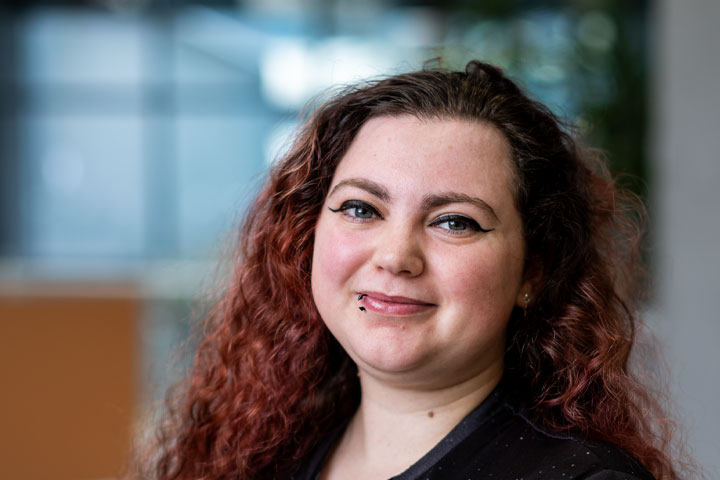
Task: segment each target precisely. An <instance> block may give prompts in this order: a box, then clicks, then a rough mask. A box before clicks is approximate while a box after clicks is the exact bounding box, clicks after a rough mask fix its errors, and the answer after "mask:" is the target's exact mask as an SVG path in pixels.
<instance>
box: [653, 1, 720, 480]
mask: <svg viewBox="0 0 720 480" xmlns="http://www.w3.org/2000/svg"><path fill="white" fill-rule="evenodd" d="M654 13H655V15H654V20H655V21H654V34H653V37H652V39H651V42H650V50H651V55H653V56H654V58H653V69H654V72H652V73H651V79H652V82H654V85H653V95H652V96H651V99H650V105H651V109H652V110H651V113H652V115H653V125H652V127H653V130H652V134H651V137H652V144H651V157H652V160H651V161H652V162H654V164H653V168H652V171H653V180H652V186H653V193H652V198H651V204H650V207H651V215H652V222H653V230H654V233H655V240H656V249H655V252H654V259H655V262H656V264H655V268H654V273H655V274H656V276H655V280H654V281H655V283H656V289H655V297H656V298H655V300H654V305H653V308H652V310H653V314H652V315H651V317H650V318H649V319H648V323H650V324H651V325H653V324H654V325H655V326H657V327H658V331H659V333H660V336H661V338H662V339H663V341H664V342H665V343H666V345H667V352H666V353H667V358H668V360H669V362H668V363H669V365H670V368H671V373H672V376H673V377H672V378H673V393H674V395H675V401H676V402H677V404H678V407H679V410H680V413H681V414H682V416H683V417H682V418H681V420H682V421H683V423H684V425H685V426H686V429H687V440H688V446H689V447H690V449H691V453H692V454H693V455H694V456H695V458H696V459H697V460H698V463H700V465H701V466H704V467H705V468H706V469H707V471H708V472H707V476H708V478H710V479H718V478H720V373H719V370H720V313H719V312H720V1H718V0H682V1H679V0H659V1H658V2H657V3H656V5H655V12H654Z"/></svg>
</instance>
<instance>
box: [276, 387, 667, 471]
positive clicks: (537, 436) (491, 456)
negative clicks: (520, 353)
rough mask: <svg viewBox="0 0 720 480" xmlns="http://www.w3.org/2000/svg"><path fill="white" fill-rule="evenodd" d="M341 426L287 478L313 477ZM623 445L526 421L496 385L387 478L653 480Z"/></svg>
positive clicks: (338, 436) (339, 433)
mask: <svg viewBox="0 0 720 480" xmlns="http://www.w3.org/2000/svg"><path fill="white" fill-rule="evenodd" d="M343 430H344V427H343V428H341V429H338V430H337V431H335V432H334V433H333V434H331V435H329V436H328V437H327V438H326V439H325V440H323V441H322V442H321V443H320V444H319V445H318V446H317V447H316V448H315V450H314V451H313V452H312V453H311V454H310V455H308V457H307V458H306V459H305V460H304V461H303V463H302V464H301V465H300V466H299V467H298V469H297V470H296V471H295V472H294V473H292V474H291V475H289V476H288V477H287V480H317V479H318V478H319V474H320V470H321V467H322V465H323V463H324V461H325V459H326V457H327V455H328V453H329V452H330V450H331V448H332V447H333V445H335V443H336V442H337V441H338V440H339V438H340V436H341V435H342V432H343ZM653 478H654V477H653V476H652V475H651V474H650V473H649V472H648V471H647V470H645V468H643V466H642V465H641V464H640V463H639V462H637V461H636V460H635V459H633V458H632V457H630V456H629V455H628V454H627V453H625V452H624V451H623V450H622V449H620V448H618V447H616V446H613V445H609V444H605V443H599V442H593V441H589V440H585V439H582V438H579V437H576V436H565V435H558V434H554V433H551V432H548V431H546V430H543V429H541V428H538V427H537V426H536V425H534V424H533V422H531V421H530V420H529V419H528V417H527V416H525V415H524V414H523V412H522V410H521V409H518V408H517V407H514V406H513V405H512V404H511V403H510V402H509V401H508V400H507V399H506V395H505V394H504V391H503V388H502V387H501V386H499V387H498V388H496V389H495V391H494V392H493V393H492V394H491V395H490V396H489V397H488V398H487V399H486V400H485V401H484V402H483V403H481V404H480V405H479V406H478V407H477V408H475V409H474V410H473V411H472V412H470V413H469V414H468V415H467V416H466V417H465V418H464V419H463V420H462V421H460V423H458V424H457V425H456V426H455V428H453V429H452V431H451V432H450V433H448V434H447V436H446V437H445V438H443V439H442V440H441V441H440V443H438V444H437V445H435V447H433V448H432V449H431V450H430V451H429V452H428V453H427V454H425V455H424V456H423V457H422V458H421V459H420V460H418V461H417V462H416V463H414V464H413V465H411V466H410V467H409V468H408V469H407V470H405V471H404V472H402V473H401V474H400V475H397V476H395V477H393V478H392V479H391V480H440V479H442V480H454V479H457V480H480V479H492V480H519V479H522V480H550V479H552V480H554V479H558V480H570V479H584V480H653Z"/></svg>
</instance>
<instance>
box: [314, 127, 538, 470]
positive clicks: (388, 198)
mask: <svg viewBox="0 0 720 480" xmlns="http://www.w3.org/2000/svg"><path fill="white" fill-rule="evenodd" d="M510 155H511V154H510V147H509V145H508V143H507V140H506V139H505V138H504V136H503V135H502V134H501V133H500V132H499V131H498V130H497V129H496V128H494V127H493V126H491V125H489V124H481V123H475V122H469V121H465V120H446V119H443V120H441V119H433V120H421V119H418V118H416V117H414V116H397V117H378V118H374V119H371V120H369V121H368V122H367V123H366V124H365V125H364V126H363V127H362V128H361V130H360V131H359V132H358V134H357V136H356V138H355V139H354V141H353V143H352V145H351V146H350V148H349V150H348V152H347V153H346V155H345V156H344V157H343V159H342V160H341V162H340V164H339V165H338V167H337V169H336V171H335V174H334V177H333V180H332V183H331V186H330V190H329V191H330V193H329V194H328V197H327V198H326V201H325V205H324V208H323V210H322V213H321V215H320V217H319V219H318V223H317V225H316V231H315V244H314V253H313V266H312V291H313V296H314V300H315V303H316V305H317V308H318V311H319V312H320V314H321V316H322V318H323V320H324V321H325V323H326V325H327V326H328V328H329V329H330V331H331V332H332V334H333V335H334V336H335V337H336V338H337V340H338V341H339V342H340V344H341V345H342V346H343V348H344V349H345V350H346V351H347V353H348V354H349V355H350V357H351V358H352V359H353V360H354V361H355V363H356V364H357V366H358V371H359V374H360V381H361V388H362V398H361V403H360V407H359V408H358V411H357V412H356V414H355V416H354V417H353V419H352V420H351V422H350V424H349V425H348V428H347V429H346V431H345V433H344V435H343V437H342V439H341V441H340V442H339V444H338V445H337V447H336V448H335V450H334V451H333V452H332V454H331V456H330V458H329V460H328V461H327V463H326V466H325V468H324V471H323V478H329V479H333V478H348V474H349V472H352V474H353V475H352V476H353V478H388V477H390V476H393V475H396V474H398V473H400V472H402V471H403V470H405V469H406V468H407V467H408V466H410V465H411V464H412V463H414V462H415V461H417V460H418V459H419V458H420V457H421V456H422V455H423V454H424V453H426V452H427V451H428V450H429V449H430V448H432V447H433V446H434V445H435V444H436V443H437V442H438V441H439V440H440V439H442V437H444V436H445V435H446V434H447V433H448V432H449V431H450V430H451V429H452V427H453V426H454V425H456V424H457V422H459V421H460V420H461V419H462V418H463V417H464V416H465V415H466V414H467V413H469V412H470V411H471V410H472V409H473V408H474V407H475V406H477V405H478V404H479V403H480V402H482V400H483V399H484V398H486V397H487V395H489V393H490V392H491V391H492V389H493V388H494V387H495V386H496V385H497V383H498V382H499V381H500V378H501V377H502V372H503V355H504V347H505V335H506V329H507V324H508V319H509V317H510V314H511V312H512V309H513V307H514V306H515V305H518V306H520V307H522V306H523V304H524V294H525V293H527V292H530V288H531V285H530V283H529V281H527V280H525V278H524V273H523V266H524V258H525V257H524V240H523V233H522V221H521V217H520V214H519V213H518V211H517V209H516V207H515V202H514V198H513V190H512V178H513V175H512V165H511V156H510ZM358 297H360V299H358ZM359 307H363V309H364V311H362V310H361V309H360V308H359Z"/></svg>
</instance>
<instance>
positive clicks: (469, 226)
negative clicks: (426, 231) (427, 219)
mask: <svg viewBox="0 0 720 480" xmlns="http://www.w3.org/2000/svg"><path fill="white" fill-rule="evenodd" d="M430 226H431V227H437V228H440V229H442V230H447V232H448V233H450V234H452V235H461V234H463V233H468V232H489V231H491V230H492V229H485V228H482V227H481V226H480V224H479V223H477V222H476V221H475V220H473V219H472V218H469V217H465V216H463V215H443V216H441V217H438V218H436V219H435V220H433V221H432V223H430Z"/></svg>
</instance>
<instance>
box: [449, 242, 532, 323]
mask: <svg viewBox="0 0 720 480" xmlns="http://www.w3.org/2000/svg"><path fill="white" fill-rule="evenodd" d="M503 253H505V252H497V251H491V250H490V249H482V250H480V251H478V252H477V253H476V254H473V255H466V254H463V255H462V257H461V258H453V259H452V261H450V260H449V259H447V258H446V259H445V262H444V265H445V268H441V269H440V270H439V271H440V272H441V273H440V275H441V276H442V279H441V284H442V285H444V289H445V292H446V294H447V295H448V296H450V297H452V298H453V299H455V301H457V302H459V303H460V304H463V305H465V306H466V307H468V306H470V307H472V308H476V307H477V308H481V309H482V310H485V311H486V312H488V313H490V311H493V310H497V312H496V313H498V314H500V313H504V312H506V310H508V309H511V308H512V305H513V304H514V301H515V297H516V295H517V289H518V288H519V286H520V282H521V276H522V267H521V265H522V259H519V258H516V257H515V256H513V255H510V254H506V255H503Z"/></svg>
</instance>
